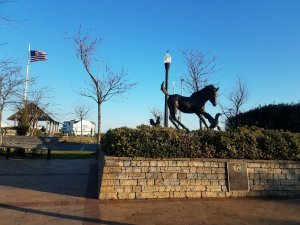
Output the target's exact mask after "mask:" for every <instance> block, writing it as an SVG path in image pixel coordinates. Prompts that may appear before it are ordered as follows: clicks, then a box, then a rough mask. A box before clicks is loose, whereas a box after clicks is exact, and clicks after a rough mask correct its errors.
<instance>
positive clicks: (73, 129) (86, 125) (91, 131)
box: [62, 120, 96, 136]
mask: <svg viewBox="0 0 300 225" xmlns="http://www.w3.org/2000/svg"><path fill="white" fill-rule="evenodd" d="M95 129H96V124H95V123H93V122H91V121H88V120H82V135H89V136H94V135H95ZM62 133H64V134H75V135H81V121H75V120H71V121H65V122H64V124H63V128H62Z"/></svg>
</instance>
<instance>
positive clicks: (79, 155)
mask: <svg viewBox="0 0 300 225" xmlns="http://www.w3.org/2000/svg"><path fill="white" fill-rule="evenodd" d="M46 156H47V155H46V154H45V157H46ZM96 156H97V153H96V152H95V151H54V150H53V151H51V159H93V158H96Z"/></svg>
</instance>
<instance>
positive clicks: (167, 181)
mask: <svg viewBox="0 0 300 225" xmlns="http://www.w3.org/2000/svg"><path fill="white" fill-rule="evenodd" d="M164 185H166V186H168V185H169V186H175V185H179V180H178V179H164Z"/></svg>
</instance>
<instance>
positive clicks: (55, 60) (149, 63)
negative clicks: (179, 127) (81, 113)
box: [0, 0, 300, 131]
mask: <svg viewBox="0 0 300 225" xmlns="http://www.w3.org/2000/svg"><path fill="white" fill-rule="evenodd" d="M299 12H300V1H298V0H289V1H284V0H264V1H259V0H251V1H250V0H249V1H248V0H227V1H221V0H199V1H196V0H185V1H179V0H173V1H159V0H152V1H141V0H139V1H138V0H127V1H121V0H115V1H113V0H110V1H109V0H107V1H103V0H89V1H88V0H85V1H81V0H77V1H68V0H51V1H50V0H47V1H46V0H45V1H38V0H27V1H14V2H11V3H8V4H5V5H3V6H1V9H0V13H1V14H5V15H8V16H10V17H11V18H12V19H14V20H15V22H13V23H11V24H9V25H6V24H1V25H0V42H2V43H3V42H6V43H7V44H5V45H1V46H0V56H1V57H3V56H13V57H16V58H18V59H19V60H20V62H21V65H23V68H24V70H23V73H24V78H25V73H26V72H25V69H26V61H27V51H28V44H31V48H32V49H35V50H43V51H45V52H47V56H48V60H47V61H45V62H35V63H32V64H30V76H39V82H38V84H37V85H40V86H45V85H48V86H50V90H51V91H50V92H49V96H51V97H52V98H51V99H50V101H51V102H52V106H51V107H52V108H50V109H49V110H50V111H53V112H55V113H56V118H57V119H58V120H59V121H61V122H63V121H65V120H71V119H73V118H74V116H75V115H74V114H73V112H74V107H75V106H76V105H86V106H88V107H90V109H91V110H90V113H89V114H88V119H90V120H92V121H95V122H96V120H97V107H96V104H95V103H94V102H93V101H92V100H90V99H87V98H84V97H81V96H79V95H78V94H76V90H78V89H80V88H82V87H83V86H84V85H85V83H84V82H85V81H88V80H89V78H88V75H87V73H86V72H85V70H84V69H83V66H82V64H81V62H80V61H79V60H78V59H77V58H76V55H75V52H74V47H73V43H72V42H71V41H70V40H67V39H65V37H72V36H73V35H74V34H75V33H76V32H77V31H78V29H79V26H80V25H82V26H83V27H84V28H85V29H86V30H91V35H92V36H93V37H94V38H101V44H100V46H99V48H98V51H97V59H99V63H102V62H105V63H108V64H109V65H110V66H111V68H112V69H113V70H114V71H116V72H118V71H121V69H122V68H124V69H125V70H126V71H127V73H128V76H129V77H130V79H131V81H133V82H137V85H136V87H135V88H134V89H133V90H131V91H130V92H128V93H127V94H125V95H124V96H116V97H115V98H113V99H112V100H111V101H109V102H105V103H104V104H103V112H102V118H103V121H102V124H103V131H105V130H107V129H109V128H114V127H120V126H129V127H135V126H137V125H139V124H142V123H144V124H148V121H149V118H150V109H151V108H154V107H155V108H158V109H160V110H161V111H162V112H163V107H164V96H163V94H162V92H161V91H160V84H161V82H162V81H163V80H164V76H165V70H164V65H163V57H164V55H165V53H166V51H167V50H169V51H170V54H171V55H172V64H171V68H170V74H169V76H170V79H169V82H170V84H171V83H172V82H173V81H174V82H175V83H176V92H177V93H178V92H179V83H180V82H179V80H180V76H181V75H182V74H183V73H185V71H186V67H185V65H184V62H183V57H182V55H181V53H180V50H182V49H191V48H197V49H199V50H200V51H201V52H203V53H204V54H208V55H209V56H214V55H218V58H217V60H216V65H217V68H218V71H217V72H215V73H213V74H212V75H211V76H210V82H211V83H212V84H215V85H217V86H219V87H220V91H219V99H218V101H219V102H220V103H221V104H222V105H225V106H226V105H228V102H227V99H226V98H227V96H228V94H229V92H230V91H231V90H232V89H233V88H234V86H235V84H236V77H237V76H240V77H241V78H242V80H244V81H245V82H246V83H247V86H248V91H249V100H248V101H247V103H246V104H245V106H244V107H243V108H242V110H244V111H246V110H249V109H251V108H254V107H258V106H259V105H265V104H270V103H292V102H294V103H298V102H299V99H300V97H299V85H300V61H299V59H300V26H299V23H300V13H299ZM94 71H95V72H96V71H97V67H96V66H95V68H94ZM169 88H170V89H171V87H169ZM29 91H30V90H29ZM184 94H186V93H184ZM206 111H207V112H209V113H211V114H213V115H214V114H215V113H216V112H219V111H221V109H220V107H219V106H217V107H213V106H211V104H210V103H208V104H207V105H206ZM9 114H10V112H9V111H7V110H6V111H5V113H4V121H5V119H6V118H7V116H8V115H9ZM183 121H184V123H185V124H186V125H187V126H188V127H189V128H190V129H197V128H198V120H197V118H196V115H184V116H183Z"/></svg>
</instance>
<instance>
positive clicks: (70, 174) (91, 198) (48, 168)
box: [0, 159, 300, 225]
mask: <svg viewBox="0 0 300 225" xmlns="http://www.w3.org/2000/svg"><path fill="white" fill-rule="evenodd" d="M96 186H97V164H96V161H95V159H84V160H50V161H47V160H44V159H11V160H2V159H0V225H15V224H20V225H27V224H28V225H35V224H39V225H40V224H42V225H52V224H64V225H65V224H66V225H69V224H74V225H75V224H82V225H87V224H105V225H111V224H116V225H124V224H272V225H273V224H275V225H276V224H278V225H281V224H300V215H299V214H300V213H299V212H300V200H299V199H177V200H170V199H167V200H130V201H128V200H127V201H125V200H122V201H120V200H119V201H99V200H97V199H95V197H96V195H97V193H96V192H97V190H96V188H94V187H96Z"/></svg>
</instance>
